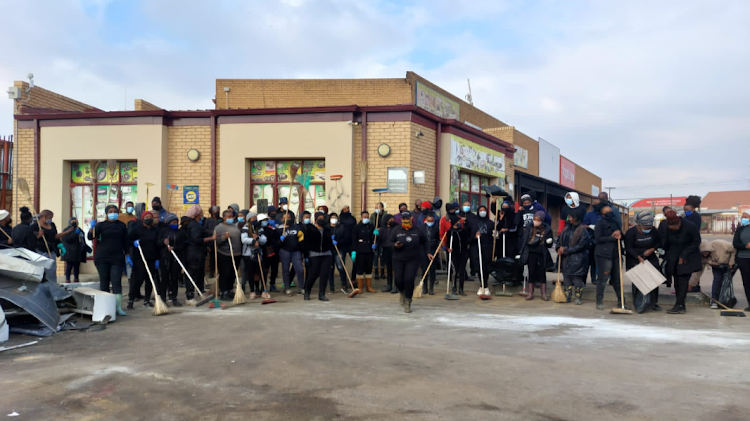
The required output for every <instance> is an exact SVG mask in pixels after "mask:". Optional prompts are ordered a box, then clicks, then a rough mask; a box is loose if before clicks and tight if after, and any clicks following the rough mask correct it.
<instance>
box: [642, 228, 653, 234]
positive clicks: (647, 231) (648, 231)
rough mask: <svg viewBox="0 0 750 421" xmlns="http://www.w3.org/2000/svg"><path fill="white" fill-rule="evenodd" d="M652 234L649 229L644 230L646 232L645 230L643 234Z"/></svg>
mask: <svg viewBox="0 0 750 421" xmlns="http://www.w3.org/2000/svg"><path fill="white" fill-rule="evenodd" d="M650 232H651V230H650V229H649V230H647V229H644V230H643V233H644V234H648V233H650Z"/></svg>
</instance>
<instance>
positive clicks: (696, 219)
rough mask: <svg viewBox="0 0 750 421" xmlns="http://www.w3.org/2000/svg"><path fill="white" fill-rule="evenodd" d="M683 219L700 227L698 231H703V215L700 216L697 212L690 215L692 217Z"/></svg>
mask: <svg viewBox="0 0 750 421" xmlns="http://www.w3.org/2000/svg"><path fill="white" fill-rule="evenodd" d="M683 219H686V220H688V221H690V222H692V223H693V225H695V226H696V227H698V230H699V231H700V229H701V214H699V213H698V212H696V211H693V213H691V214H690V216H685V217H684V218H683Z"/></svg>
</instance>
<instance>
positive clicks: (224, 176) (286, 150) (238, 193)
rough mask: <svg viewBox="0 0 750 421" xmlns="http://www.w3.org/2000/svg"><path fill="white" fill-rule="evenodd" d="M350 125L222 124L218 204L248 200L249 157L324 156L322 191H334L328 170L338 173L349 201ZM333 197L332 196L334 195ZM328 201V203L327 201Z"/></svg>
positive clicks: (322, 157)
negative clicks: (324, 179) (324, 168)
mask: <svg viewBox="0 0 750 421" xmlns="http://www.w3.org/2000/svg"><path fill="white" fill-rule="evenodd" d="M352 127H353V126H351V125H349V124H348V123H347V122H324V123H249V124H222V125H221V143H220V145H219V154H218V155H219V156H220V157H222V158H221V166H219V176H220V179H221V183H220V185H219V198H220V201H221V203H222V205H221V206H222V207H224V206H226V205H227V204H229V203H237V204H239V205H240V208H247V207H249V203H250V160H253V159H274V158H281V159H290V158H300V159H325V161H326V195H328V193H329V192H331V191H335V183H334V182H333V181H331V180H330V179H329V176H330V175H332V174H341V175H343V176H344V177H343V179H341V180H340V181H339V188H341V187H343V188H344V191H345V194H346V195H348V197H342V199H340V200H343V201H344V202H346V203H347V204H349V203H350V202H351V197H352V187H353V184H352V181H353V163H352ZM334 198H335V197H334ZM329 204H330V203H329Z"/></svg>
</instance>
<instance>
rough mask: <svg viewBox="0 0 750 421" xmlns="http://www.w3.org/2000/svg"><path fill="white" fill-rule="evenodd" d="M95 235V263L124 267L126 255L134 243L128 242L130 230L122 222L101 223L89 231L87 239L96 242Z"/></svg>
mask: <svg viewBox="0 0 750 421" xmlns="http://www.w3.org/2000/svg"><path fill="white" fill-rule="evenodd" d="M93 234H96V249H95V250H94V263H95V264H98V263H105V264H109V265H119V266H124V265H125V255H126V254H128V249H129V248H130V245H131V244H132V243H133V242H132V241H128V229H127V227H125V224H124V223H123V222H121V221H104V222H99V223H98V224H96V226H95V227H94V228H93V229H90V230H89V232H88V234H87V235H86V237H87V238H88V239H89V240H94V237H93ZM133 258H134V259H135V258H136V257H133Z"/></svg>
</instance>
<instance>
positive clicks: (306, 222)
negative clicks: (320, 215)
mask: <svg viewBox="0 0 750 421" xmlns="http://www.w3.org/2000/svg"><path fill="white" fill-rule="evenodd" d="M302 223H304V224H305V225H310V218H305V219H303V220H302Z"/></svg>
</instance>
